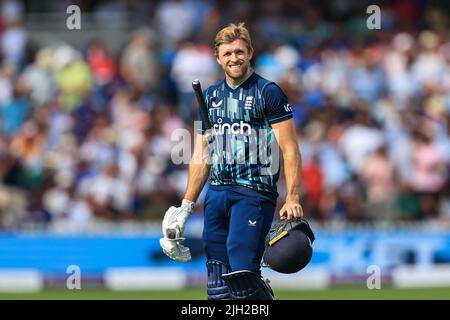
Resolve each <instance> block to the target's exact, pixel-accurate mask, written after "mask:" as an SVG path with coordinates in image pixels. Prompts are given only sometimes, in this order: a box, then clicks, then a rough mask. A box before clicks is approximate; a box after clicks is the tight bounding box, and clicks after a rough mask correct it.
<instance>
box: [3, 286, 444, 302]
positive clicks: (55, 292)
mask: <svg viewBox="0 0 450 320" xmlns="http://www.w3.org/2000/svg"><path fill="white" fill-rule="evenodd" d="M275 295H276V296H277V298H278V299H279V300H334V299H341V300H378V299H384V300H418V299H420V300H422V299H423V300H428V299H432V300H443V299H445V300H449V299H450V288H420V289H396V288H393V287H388V286H385V287H382V288H381V289H379V290H376V289H374V290H369V289H367V288H365V287H332V288H329V289H325V290H303V291H282V290H275ZM16 299H19V300H66V299H67V300H70V299H74V300H78V299H83V300H115V299H118V300H205V299H206V293H205V289H204V288H189V289H184V290H180V291H109V290H106V289H99V288H96V289H92V288H82V289H81V290H64V289H48V290H45V291H43V292H40V293H0V300H16Z"/></svg>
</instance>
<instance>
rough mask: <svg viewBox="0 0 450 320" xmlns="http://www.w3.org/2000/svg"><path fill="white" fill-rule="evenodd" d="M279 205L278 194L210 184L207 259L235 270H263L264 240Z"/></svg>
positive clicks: (205, 238) (205, 239) (205, 232)
mask: <svg viewBox="0 0 450 320" xmlns="http://www.w3.org/2000/svg"><path fill="white" fill-rule="evenodd" d="M275 208H276V196H273V195H272V194H270V193H268V192H259V191H256V190H253V189H250V188H247V187H242V186H210V188H209V189H208V192H207V194H206V197H205V203H204V212H205V216H204V228H203V245H204V250H205V252H206V257H207V259H214V260H219V261H221V262H223V263H226V264H227V265H229V266H230V267H231V271H238V270H250V271H253V272H257V273H260V263H261V258H262V255H263V253H264V240H265V237H266V235H267V233H268V232H269V229H270V226H271V224H272V221H273V216H274V212H275Z"/></svg>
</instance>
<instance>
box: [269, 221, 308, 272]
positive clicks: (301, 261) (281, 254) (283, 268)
mask: <svg viewBox="0 0 450 320" xmlns="http://www.w3.org/2000/svg"><path fill="white" fill-rule="evenodd" d="M314 240H315V236H314V233H313V231H312V230H311V227H310V226H309V223H308V222H307V221H306V220H305V219H302V218H296V219H292V220H288V221H281V222H279V223H276V224H274V225H273V226H272V227H271V228H270V231H269V233H268V234H267V236H266V241H265V250H264V255H263V264H265V265H266V266H267V267H269V268H271V269H273V270H275V271H277V272H281V273H295V272H298V271H300V270H301V269H303V268H304V267H306V265H307V264H308V263H309V261H310V260H311V257H312V253H313V248H312V243H313V242H314Z"/></svg>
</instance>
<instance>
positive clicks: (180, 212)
mask: <svg viewBox="0 0 450 320" xmlns="http://www.w3.org/2000/svg"><path fill="white" fill-rule="evenodd" d="M194 206H195V203H194V202H192V201H190V200H187V199H183V201H182V203H181V206H180V207H170V208H169V210H167V211H166V214H165V215H164V219H163V222H162V231H163V234H164V237H163V238H161V239H160V240H159V243H160V245H161V247H162V249H163V252H164V253H165V254H166V255H167V256H168V257H169V258H171V259H174V260H177V261H181V262H187V261H189V260H191V252H190V250H189V248H188V247H185V246H183V245H182V244H180V242H181V241H183V240H184V237H183V233H184V225H185V224H186V221H187V219H188V218H189V217H190V215H191V213H192V210H193V209H194Z"/></svg>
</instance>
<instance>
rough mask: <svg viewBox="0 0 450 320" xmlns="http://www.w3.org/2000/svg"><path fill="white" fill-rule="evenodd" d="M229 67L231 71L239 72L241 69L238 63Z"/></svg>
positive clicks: (240, 64)
mask: <svg viewBox="0 0 450 320" xmlns="http://www.w3.org/2000/svg"><path fill="white" fill-rule="evenodd" d="M229 67H230V69H231V70H240V69H241V67H242V63H239V64H231V65H229Z"/></svg>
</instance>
